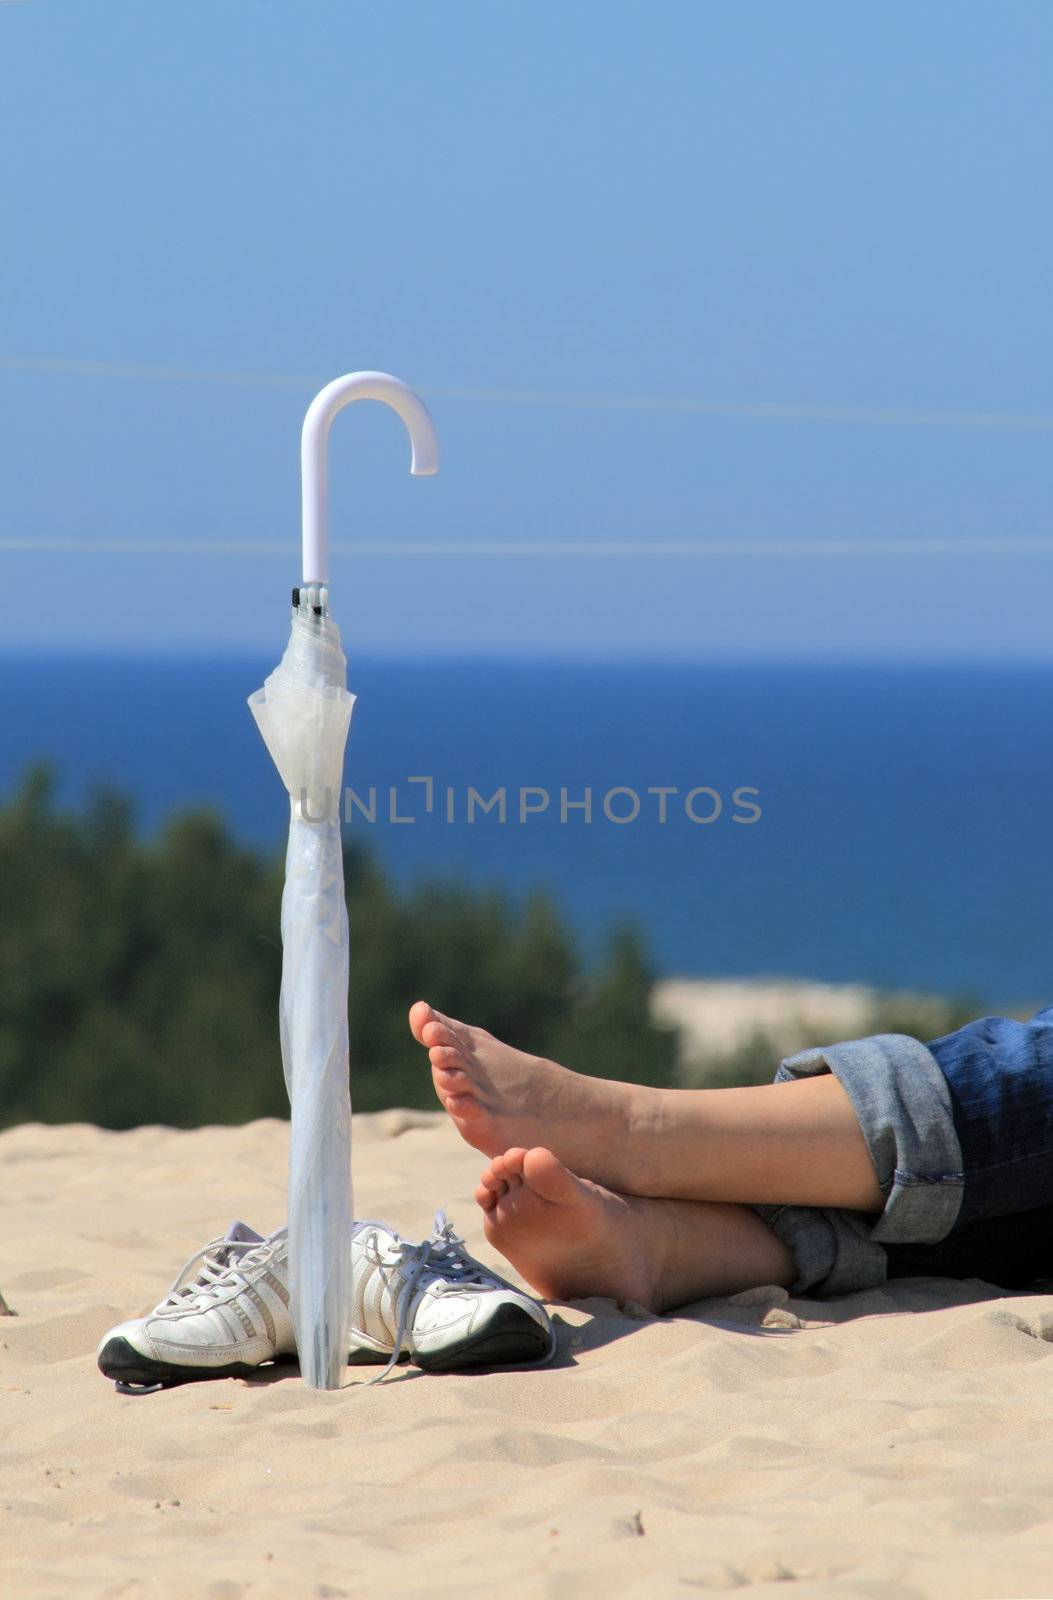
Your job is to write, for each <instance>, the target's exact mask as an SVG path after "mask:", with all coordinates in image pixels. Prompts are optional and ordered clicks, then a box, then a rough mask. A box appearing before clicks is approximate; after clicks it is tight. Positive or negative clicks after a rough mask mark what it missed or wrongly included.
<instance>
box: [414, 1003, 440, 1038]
mask: <svg viewBox="0 0 1053 1600" xmlns="http://www.w3.org/2000/svg"><path fill="white" fill-rule="evenodd" d="M434 1021H435V1012H434V1011H433V1010H432V1008H431V1006H430V1005H429V1004H428V1002H427V1000H415V1001H414V1002H413V1004H412V1005H411V1006H410V1009H409V1025H410V1032H411V1033H412V1035H413V1037H414V1038H415V1039H416V1041H417V1043H418V1044H423V1043H424V1038H423V1034H424V1029H425V1027H426V1026H427V1024H428V1023H429V1022H434Z"/></svg>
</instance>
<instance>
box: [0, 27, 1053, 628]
mask: <svg viewBox="0 0 1053 1600" xmlns="http://www.w3.org/2000/svg"><path fill="white" fill-rule="evenodd" d="M1051 56H1053V8H1050V7H1049V6H1048V5H1046V4H1044V3H1042V0H1036V3H1034V4H1027V3H1018V0H1011V3H1009V4H1007V5H1005V6H1002V7H993V6H985V7H979V6H972V7H969V6H962V5H960V4H943V3H932V0H927V3H926V4H925V5H924V6H920V7H912V6H908V5H906V4H894V5H891V6H884V7H859V6H856V7H845V6H843V5H841V4H814V3H807V0H805V3H803V4H798V5H795V6H792V7H790V6H786V5H784V4H781V3H779V4H766V3H748V4H744V5H740V6H735V7H729V6H723V5H716V4H708V3H702V0H693V3H671V4H663V5H660V6H654V5H643V4H624V3H622V4H619V5H617V6H610V5H602V6H601V5H600V4H598V3H592V0H589V3H583V4H581V5H576V6H556V5H552V4H542V5H536V6H532V7H525V6H520V7H512V6H495V5H493V4H492V3H486V4H483V3H475V0H469V3H465V0H457V3H453V4H449V5H445V6H438V5H435V4H434V3H419V0H416V3H414V0H410V3H404V4H400V5H399V6H397V7H394V6H377V5H362V4H358V3H348V0H309V3H306V0H305V3H301V4H293V3H292V0H284V3H276V0H253V3H252V4H251V5H245V4H240V5H236V4H233V3H232V0H207V3H202V0H181V4H180V5H179V6H174V5H151V6H143V5H142V4H141V0H98V3H97V4H92V5H87V4H84V3H83V0H80V3H78V0H0V148H2V149H3V151H4V157H3V162H2V165H0V185H2V188H0V200H2V210H3V217H4V223H5V226H4V248H3V253H2V258H0V284H2V290H3V292H2V294H0V425H2V437H3V459H4V471H3V474H2V476H0V562H2V564H3V570H4V576H5V586H6V588H7V592H8V595H9V604H8V607H7V613H6V630H5V631H6V644H7V646H8V647H9V648H23V647H24V648H44V649H52V648H54V647H56V646H57V645H60V644H68V645H77V646H79V645H99V646H102V647H105V648H107V649H112V648H135V647H138V646H141V645H149V646H151V647H157V648H163V649H182V648H195V649H201V648H211V647H213V646H219V647H222V648H224V649H236V648H242V647H247V646H251V647H254V648H255V647H261V648H267V647H268V646H269V645H272V644H273V645H274V646H275V647H277V646H278V645H279V644H280V642H281V637H282V634H283V632H284V623H285V605H286V598H287V591H288V588H289V586H290V584H291V583H292V582H294V581H295V579H296V577H297V575H298V573H297V557H296V544H297V540H298V433H299V425H300V421H301V418H302V414H303V410H304V408H305V406H306V404H307V402H308V400H309V399H310V396H311V394H312V392H313V389H314V388H315V387H318V386H319V385H320V384H321V382H323V381H325V380H326V379H328V378H329V377H332V376H334V375H336V374H338V373H340V372H343V371H347V370H350V369H353V368H357V367H381V368H386V369H387V370H390V371H393V372H395V373H397V374H399V375H400V376H402V377H404V378H406V379H407V380H408V381H410V382H412V383H415V384H417V385H419V386H420V387H421V388H422V390H423V391H424V392H425V393H426V394H427V396H428V398H429V402H430V404H431V407H432V411H433V415H434V417H435V420H436V423H437V426H438V428H439V432H440V436H441V440H442V445H443V470H442V473H441V475H440V476H439V477H438V478H437V479H433V480H414V479H411V478H410V477H409V476H408V474H407V473H406V465H407V460H406V449H405V443H404V439H403V437H402V435H401V430H400V428H399V426H398V424H397V423H396V422H395V421H394V419H393V418H391V417H390V416H389V415H386V414H384V413H383V412H381V411H380V410H379V408H367V407H365V406H362V407H356V408H355V409H354V410H353V411H351V412H349V413H347V414H345V415H344V416H343V417H341V419H340V421H339V423H338V424H337V427H336V429H335V431H334V444H333V459H332V479H333V515H332V522H333V533H334V538H336V539H337V540H339V541H340V543H341V546H342V548H341V551H340V553H339V555H338V556H337V558H336V560H335V563H334V606H335V609H336V613H337V616H338V618H339V620H340V621H341V623H342V624H343V626H344V629H345V633H346V634H347V635H348V637H349V639H350V640H351V641H352V647H353V648H354V649H356V650H360V651H378V650H383V651H396V652H407V653H422V652H423V653H428V652H437V651H442V652H453V653H458V654H464V653H468V652H472V651H476V650H478V651H493V650H501V651H505V652H514V653H530V652H539V653H549V654H552V653H555V654H564V655H569V654H573V653H576V652H586V653H590V654H608V653H617V654H620V655H622V654H625V655H632V654H641V655H658V654H676V655H696V654H710V653H725V654H726V653H747V654H754V655H755V654H773V653H787V654H790V653H792V654H801V653H806V654H808V653H814V652H817V651H819V652H840V653H857V654H862V655H878V654H880V655H902V656H909V655H920V654H923V655H937V656H938V655H948V654H951V655H963V654H964V655H978V654H979V655H996V656H997V655H1010V654H1012V655H1048V654H1050V652H1051V650H1053V630H1051V628H1050V625H1049V619H1050V615H1051V610H1053V607H1051V598H1053V530H1051V528H1050V516H1049V505H1050V489H1051V478H1053V349H1051V332H1053V300H1051V296H1050V293H1049V285H1050V282H1051V281H1053V260H1051V256H1053V213H1051V210H1050V207H1049V204H1048V174H1049V170H1050V163H1051V155H1053V150H1051V144H1053V139H1051V135H1053V102H1051V99H1050V96H1049V93H1048V68H1049V61H1050V59H1051ZM129 369H131V370H129ZM767 408H774V409H773V410H769V409H767ZM356 540H364V541H367V542H368V546H369V548H368V550H367V551H359V552H357V553H356V551H355V541H356ZM63 541H83V542H84V543H83V546H82V547H81V548H79V549H76V550H73V551H70V550H67V549H64V548H61V545H62V542H63ZM184 541H189V542H192V543H193V544H195V545H200V544H202V543H205V544H208V543H209V542H212V541H216V542H219V543H221V544H223V545H224V546H226V545H228V544H234V545H245V546H246V549H245V550H244V551H241V552H239V553H231V554H228V553H222V552H219V553H217V552H215V551H208V550H200V549H188V550H187V551H185V552H183V553H180V552H179V550H178V546H179V545H180V544H181V543H182V542H184ZM282 541H286V542H287V543H288V554H282V553H268V551H267V550H266V549H262V550H261V549H260V548H259V546H261V545H263V546H267V545H270V544H278V545H280V544H281V542H282ZM960 541H964V542H960ZM407 542H416V543H418V544H423V545H425V546H426V547H427V550H426V551H425V552H421V551H420V550H419V549H417V550H416V553H407V552H406V550H405V546H406V544H407ZM466 542H467V543H471V544H475V543H477V542H481V543H482V544H483V545H484V546H485V548H484V549H481V550H480V551H478V552H473V553H469V554H464V553H456V550H457V547H458V546H459V545H461V544H463V543H466ZM122 543H130V544H132V545H133V546H134V547H135V548H134V549H133V550H132V551H131V552H128V551H123V552H122V550H121V549H120V548H119V547H120V546H121V545H122ZM582 543H590V544H591V543H595V544H596V546H597V549H596V550H595V551H592V550H589V551H587V552H580V551H578V550H577V548H576V547H577V546H579V545H580V544H582ZM685 544H686V545H689V546H694V547H695V548H693V549H689V550H687V551H684V550H683V549H682V548H680V547H682V546H683V545H685ZM56 545H58V546H60V547H59V548H56ZM378 545H380V546H381V547H386V546H388V545H390V546H391V553H390V554H389V553H385V552H384V550H383V549H382V550H381V551H380V552H378V551H377V549H376V547H377V546H378ZM502 545H504V546H506V547H507V546H510V545H511V546H516V547H518V549H519V551H520V553H517V554H503V553H501V548H500V547H501V546H502ZM568 545H570V546H572V547H574V548H572V549H571V550H569V551H568V549H567V546H568ZM140 546H142V547H143V548H139V547H140ZM625 546H628V547H629V549H628V552H627V551H626V550H625V548H624V547H625ZM729 546H731V547H732V548H731V550H730V552H729V548H728V547H729ZM549 547H550V548H549ZM173 551H174V553H173ZM16 597H17V598H16ZM37 597H39V600H40V601H41V602H42V603H38V601H37Z"/></svg>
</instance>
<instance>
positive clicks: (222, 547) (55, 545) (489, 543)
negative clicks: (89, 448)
mask: <svg viewBox="0 0 1053 1600" xmlns="http://www.w3.org/2000/svg"><path fill="white" fill-rule="evenodd" d="M299 550H300V543H299V540H292V539H169V538H160V539H144V538H101V539H78V538H67V537H62V536H53V535H42V536H40V537H34V536H32V535H28V534H25V535H8V536H0V552H6V553H8V554H12V555H14V554H26V555H33V554H36V555H76V556H83V555H121V556H140V555H148V556H283V557H286V558H288V557H290V556H295V555H297V554H298V553H299ZM332 550H333V552H334V554H337V555H348V556H359V557H369V558H372V557H383V558H395V557H414V558H420V557H436V558H441V557H452V558H473V557H477V556H478V557H509V558H514V559H552V558H553V557H562V558H564V559H566V558H570V559H578V558H581V559H586V560H588V559H616V558H619V557H637V558H638V557H645V558H648V559H651V558H658V559H667V560H668V559H681V560H692V559H698V558H706V557H709V558H713V557H720V558H728V557H732V558H733V557H740V558H741V557H750V558H765V557H773V558H775V559H783V558H791V559H802V558H803V559H820V558H823V557H832V558H834V559H838V560H840V559H845V558H852V557H894V558H900V557H906V556H910V557H919V556H921V557H924V556H1006V555H1012V556H1021V555H1024V556H1026V555H1035V556H1050V555H1053V537H1038V538H1019V537H1016V536H1009V537H1005V538H982V539H968V538H965V539H941V538H921V539H916V538H903V539H869V538H862V539H654V540H647V539H508V540H503V539H361V540H337V541H334V543H333V545H332Z"/></svg>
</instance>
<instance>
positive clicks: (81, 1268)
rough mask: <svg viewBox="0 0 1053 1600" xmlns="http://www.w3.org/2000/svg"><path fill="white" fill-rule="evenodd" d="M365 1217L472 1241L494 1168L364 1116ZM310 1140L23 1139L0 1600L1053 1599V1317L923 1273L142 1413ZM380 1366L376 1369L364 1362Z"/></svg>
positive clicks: (17, 1149) (0, 1371)
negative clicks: (147, 1372) (738, 1595)
mask: <svg viewBox="0 0 1053 1600" xmlns="http://www.w3.org/2000/svg"><path fill="white" fill-rule="evenodd" d="M356 1124H357V1126H356V1182H357V1188H358V1210H359V1212H360V1214H366V1215H371V1216H375V1217H381V1218H384V1219H386V1220H389V1221H391V1222H393V1223H395V1224H396V1225H398V1226H400V1227H401V1228H402V1229H403V1230H404V1231H406V1232H409V1233H412V1234H413V1235H414V1236H415V1237H419V1236H420V1235H421V1234H422V1233H424V1232H426V1231H427V1229H428V1227H429V1225H430V1221H431V1215H432V1212H433V1210H434V1208H435V1207H436V1206H437V1205H439V1204H445V1205H446V1206H447V1207H448V1209H449V1211H450V1213H451V1214H452V1216H453V1218H454V1220H455V1222H456V1223H457V1224H458V1226H459V1227H460V1228H461V1229H462V1230H463V1231H464V1232H465V1233H466V1235H467V1237H468V1240H469V1244H470V1246H471V1247H472V1248H473V1249H474V1250H475V1251H476V1252H477V1253H478V1254H479V1255H480V1256H481V1257H482V1258H483V1259H484V1260H486V1259H489V1260H491V1261H496V1257H494V1256H492V1255H491V1253H490V1252H489V1251H488V1249H487V1247H486V1245H485V1243H484V1242H483V1240H482V1234H481V1230H480V1226H479V1217H478V1213H477V1211H476V1208H475V1206H474V1204H472V1202H471V1192H472V1189H473V1187H474V1184H475V1181H476V1178H477V1175H478V1172H479V1170H480V1167H481V1165H482V1161H481V1158H480V1157H479V1156H477V1155H476V1153H475V1152H474V1151H472V1150H469V1149H467V1148H466V1147H465V1146H464V1145H463V1144H461V1142H460V1141H459V1140H458V1138H457V1136H456V1134H455V1133H454V1132H453V1130H452V1128H451V1127H449V1126H448V1125H447V1124H446V1123H445V1122H444V1119H443V1118H442V1117H441V1115H434V1116H432V1115H420V1114H416V1113H412V1114H411V1113H398V1112H385V1113H381V1114H378V1115H375V1116H372V1117H362V1118H357V1119H356ZM286 1139H287V1130H286V1128H285V1126H284V1124H282V1123H278V1122H257V1123H254V1124H251V1125H250V1126H248V1127H245V1128H203V1129H200V1130H197V1131H194V1132H187V1133H184V1132H175V1131H172V1130H170V1129H164V1128H141V1129H138V1130H136V1131H134V1132H131V1133H121V1134H118V1133H108V1132H103V1131H100V1130H99V1129H96V1128H92V1127H84V1126H70V1127H60V1128H45V1127H40V1126H27V1127H22V1128H16V1129H12V1130H10V1131H8V1132H6V1133H4V1134H2V1135H0V1170H2V1175H3V1185H4V1201H5V1213H6V1217H5V1227H4V1242H3V1249H2V1257H0V1291H2V1292H3V1295H4V1297H5V1299H6V1301H7V1303H8V1305H9V1306H10V1307H11V1309H12V1310H13V1311H14V1312H16V1313H17V1315H14V1316H11V1317H9V1318H8V1317H4V1318H0V1402H2V1423H0V1428H2V1433H0V1438H2V1444H0V1528H2V1534H0V1539H2V1547H0V1592H2V1594H3V1595H4V1596H5V1600H6V1597H11V1600H16V1597H17V1600H21V1597H22V1596H27V1597H43V1596H47V1597H55V1600H76V1597H88V1596H91V1597H102V1596H108V1597H109V1596H113V1597H117V1596H120V1597H121V1600H138V1597H140V1596H177V1595H178V1596H184V1597H185V1596H193V1597H197V1596H208V1597H212V1600H240V1597H242V1596H244V1597H245V1600H257V1597H261V1600H263V1597H265V1600H278V1597H283V1600H284V1597H290V1596H292V1597H299V1596H310V1597H316V1596H317V1597H325V1596H344V1595H347V1596H354V1597H366V1596H368V1597H370V1600H374V1597H384V1600H387V1597H402V1596H418V1595H419V1596H425V1595H427V1596H436V1597H443V1596H451V1597H452V1596H458V1597H463V1596H475V1595H480V1594H487V1595H488V1594H491V1593H493V1592H495V1591H499V1592H501V1593H503V1594H508V1595H514V1596H517V1597H519V1596H535V1595H538V1596H551V1597H553V1600H562V1597H567V1600H570V1597H572V1596H573V1597H578V1596H584V1597H588V1596H592V1595H599V1596H607V1597H615V1596H617V1597H619V1600H620V1597H629V1600H631V1597H636V1596H645V1595H646V1596H656V1597H659V1596H660V1597H666V1596H675V1595H698V1594H699V1593H706V1592H709V1591H713V1592H722V1591H728V1590H737V1591H739V1592H742V1593H748V1594H749V1595H750V1596H751V1600H754V1597H756V1600H760V1597H765V1600H766V1597H771V1600H788V1597H790V1596H792V1595H807V1596H809V1597H812V1596H858V1597H861V1600H862V1597H866V1600H884V1597H888V1600H913V1597H921V1596H933V1597H937V1596H939V1597H943V1596H946V1597H948V1600H950V1597H954V1600H968V1597H975V1596H982V1597H984V1600H992V1597H996V1596H998V1597H1006V1596H1014V1597H1019V1596H1027V1597H1038V1596H1047V1597H1048V1596H1050V1595H1053V1449H1051V1439H1053V1368H1051V1367H1050V1366H1049V1365H1048V1364H1047V1363H1048V1361H1049V1359H1050V1357H1051V1354H1053V1342H1051V1341H1053V1299H1051V1298H1048V1297H1044V1296H1042V1295H1037V1294H1029V1295H1006V1294H1004V1293H1001V1292H1000V1291H998V1290H996V1289H993V1288H992V1287H991V1286H989V1285H985V1284H982V1283H977V1282H968V1283H950V1282H946V1281H941V1280H936V1279H912V1280H909V1281H903V1282H900V1283H898V1284H896V1285H895V1287H893V1288H891V1289H890V1290H889V1291H888V1292H885V1291H872V1292H868V1293H865V1294H857V1295H849V1296H845V1297H843V1298H841V1299H838V1300H835V1301H817V1300H803V1299H797V1300H795V1299H790V1298H788V1297H787V1296H786V1294H785V1293H784V1292H783V1291H781V1290H778V1289H774V1288H772V1289H769V1290H759V1291H752V1292H751V1293H749V1294H747V1295H744V1296H742V1295H740V1296H737V1297H736V1298H734V1299H731V1300H708V1301H703V1302H700V1303H699V1304H697V1305H695V1306H692V1307H689V1308H687V1309H685V1310H684V1311H682V1312H680V1313H678V1314H677V1315H675V1316H668V1317H661V1318H658V1317H650V1316H647V1315H646V1314H639V1315H631V1314H628V1313H626V1312H625V1311H619V1309H618V1308H617V1307H616V1306H615V1305H614V1304H613V1303H612V1302H610V1301H603V1300H591V1301H582V1302H579V1303H576V1304H574V1305H561V1306H558V1307H553V1308H552V1309H553V1312H554V1315H555V1316H556V1317H557V1318H558V1329H559V1339H560V1348H559V1355H558V1361H557V1364H556V1365H555V1366H554V1367H552V1368H550V1369H547V1370H542V1371H533V1372H522V1373H503V1374H501V1373H495V1374H485V1375H476V1376H469V1375H462V1376H455V1377H434V1376H427V1375H424V1374H421V1373H418V1372H416V1371H415V1370H409V1371H407V1370H406V1369H403V1374H402V1375H400V1376H399V1377H398V1378H397V1379H396V1380H395V1381H391V1382H388V1383H387V1384H384V1385H381V1386H379V1387H377V1388H372V1389H366V1388H363V1387H359V1386H357V1380H352V1381H354V1382H355V1386H353V1387H347V1388H345V1389H344V1390H343V1391H341V1392H340V1393H338V1394H334V1395H317V1394H312V1393H309V1392H307V1391H305V1390H304V1389H303V1388H302V1387H301V1385H300V1382H299V1380H298V1378H297V1376H296V1374H295V1368H288V1367H283V1368H280V1369H274V1372H273V1373H272V1374H271V1375H269V1376H268V1375H266V1374H264V1375H261V1378H260V1379H259V1380H258V1381H254V1382H251V1383H246V1382H242V1381H221V1382H213V1383H207V1384H196V1385H189V1386H186V1387H184V1388H180V1389H175V1390H172V1391H169V1392H167V1393H164V1394H158V1395H153V1396H150V1397H147V1398H122V1397H121V1396H119V1395H117V1394H116V1393H115V1391H114V1389H113V1388H112V1386H111V1385H110V1384H108V1383H107V1382H106V1381H105V1380H104V1379H103V1378H102V1377H101V1376H100V1375H99V1373H98V1372H97V1371H96V1369H95V1364H94V1351H95V1347H96V1344H97V1341H98V1339H99V1337H100V1335H101V1334H102V1333H103V1332H104V1331H105V1330H106V1329H107V1328H108V1327H109V1326H111V1325H112V1324H113V1323H114V1322H116V1321H118V1320H119V1319H121V1318H123V1317H125V1316H127V1315H130V1314H132V1313H133V1312H137V1311H141V1310H144V1309H146V1307H147V1306H148V1305H149V1304H152V1303H153V1301H154V1300H156V1299H157V1298H159V1297H160V1295H161V1294H162V1293H163V1291H164V1290H165V1289H166V1288H167V1285H168V1282H169V1279H170V1277H171V1276H172V1275H173V1274H174V1273H175V1271H176V1270H177V1269H178V1268H179V1266H180V1265H181V1264H182V1262H183V1260H184V1258H185V1257H186V1256H187V1255H188V1254H189V1253H190V1252H191V1250H192V1249H193V1248H195V1246H196V1245H197V1244H199V1243H201V1242H202V1241H203V1240H205V1239H206V1238H208V1237H210V1236H213V1235H215V1234H216V1233H219V1232H221V1231H222V1230H223V1229H224V1228H225V1227H226V1225H227V1223H228V1222H229V1221H230V1220H231V1219H232V1218H234V1217H243V1218H244V1219H245V1220H246V1221H248V1222H250V1223H252V1224H253V1225H254V1226H255V1227H257V1228H260V1229H261V1230H270V1229H272V1228H274V1227H276V1226H278V1225H279V1224H280V1223H281V1221H282V1220H283V1200H284V1196H283V1174H284V1162H285V1151H286ZM365 1375H366V1376H371V1375H372V1374H371V1373H370V1372H369V1371H368V1369H365Z"/></svg>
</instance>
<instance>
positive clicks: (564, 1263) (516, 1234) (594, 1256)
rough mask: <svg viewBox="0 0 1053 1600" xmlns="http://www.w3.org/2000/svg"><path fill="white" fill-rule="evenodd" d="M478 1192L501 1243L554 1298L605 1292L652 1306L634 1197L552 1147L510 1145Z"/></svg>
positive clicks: (490, 1234)
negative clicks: (578, 1169) (567, 1162)
mask: <svg viewBox="0 0 1053 1600" xmlns="http://www.w3.org/2000/svg"><path fill="white" fill-rule="evenodd" d="M475 1198H476V1200H477V1201H478V1203H479V1205H480V1206H481V1207H482V1208H483V1211H484V1213H485V1215H484V1219H483V1231H484V1232H485V1234H486V1237H487V1238H488V1239H489V1241H490V1243H491V1244H492V1245H493V1246H494V1249H495V1250H500V1252H501V1254H502V1255H503V1256H504V1257H505V1258H506V1259H507V1260H509V1261H511V1263H512V1265H513V1266H514V1267H515V1268H516V1270H517V1272H521V1273H522V1275H523V1277H524V1278H525V1279H526V1281H527V1282H528V1283H529V1284H531V1285H533V1287H534V1288H535V1289H536V1290H537V1291H538V1293H539V1294H541V1295H543V1296H544V1297H545V1298H546V1299H549V1300H566V1299H580V1298H581V1296H583V1295H590V1294H600V1295H610V1296H611V1297H612V1298H613V1299H615V1300H636V1301H638V1302H639V1303H640V1304H641V1305H645V1306H649V1305H651V1304H652V1301H653V1298H654V1291H655V1283H654V1280H653V1277H652V1273H651V1271H650V1270H649V1266H648V1255H647V1252H646V1251H645V1250H644V1249H643V1248H642V1244H643V1241H642V1240H641V1239H640V1238H639V1235H638V1230H637V1226H636V1217H635V1215H634V1213H633V1210H632V1204H633V1203H632V1202H631V1201H629V1200H627V1199H626V1198H625V1197H624V1195H617V1194H612V1193H611V1191H610V1190H609V1189H604V1188H601V1186H600V1185H599V1184H597V1183H590V1182H589V1180H588V1179H587V1178H576V1177H575V1176H574V1174H573V1172H569V1171H568V1170H567V1168H566V1167H565V1166H564V1165H563V1163H562V1162H561V1161H558V1160H557V1159H556V1157H555V1156H554V1155H553V1154H552V1152H551V1150H543V1149H535V1150H507V1151H506V1152H505V1154H504V1155H502V1156H498V1157H497V1159H496V1160H495V1161H493V1162H491V1164H490V1166H489V1167H488V1168H487V1169H486V1171H485V1172H484V1173H483V1176H482V1178H481V1179H480V1182H479V1187H478V1188H477V1189H476V1191H475Z"/></svg>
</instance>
